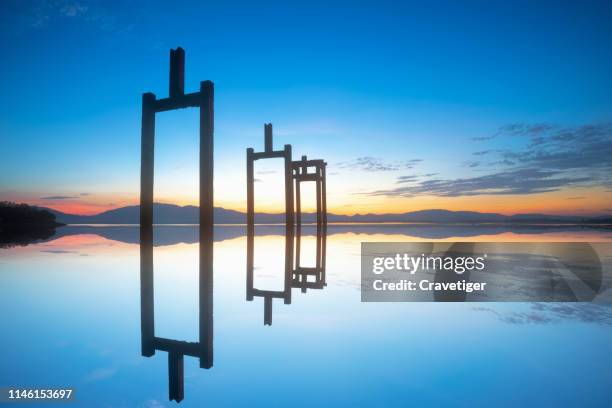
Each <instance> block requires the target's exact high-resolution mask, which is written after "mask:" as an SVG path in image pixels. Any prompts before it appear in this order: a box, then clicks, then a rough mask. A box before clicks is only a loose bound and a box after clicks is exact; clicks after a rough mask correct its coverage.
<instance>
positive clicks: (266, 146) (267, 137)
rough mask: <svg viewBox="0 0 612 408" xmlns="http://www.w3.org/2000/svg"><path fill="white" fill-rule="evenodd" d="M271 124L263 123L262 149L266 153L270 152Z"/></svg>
mask: <svg viewBox="0 0 612 408" xmlns="http://www.w3.org/2000/svg"><path fill="white" fill-rule="evenodd" d="M272 150H273V148H272V124H271V123H265V124H264V151H265V152H266V153H270V152H272Z"/></svg>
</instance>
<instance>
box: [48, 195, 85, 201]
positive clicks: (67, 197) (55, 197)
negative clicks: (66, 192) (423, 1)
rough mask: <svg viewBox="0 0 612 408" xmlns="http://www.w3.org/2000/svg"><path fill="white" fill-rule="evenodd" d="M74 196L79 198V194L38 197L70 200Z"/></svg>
mask: <svg viewBox="0 0 612 408" xmlns="http://www.w3.org/2000/svg"><path fill="white" fill-rule="evenodd" d="M74 198H79V196H62V195H56V196H48V197H40V199H41V200H70V199H74Z"/></svg>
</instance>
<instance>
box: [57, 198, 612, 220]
mask: <svg viewBox="0 0 612 408" xmlns="http://www.w3.org/2000/svg"><path fill="white" fill-rule="evenodd" d="M49 211H51V212H53V213H54V214H55V215H56V217H57V220H58V221H60V222H63V223H66V224H138V223H139V216H140V207H139V206H137V205H136V206H130V207H122V208H116V209H114V210H110V211H105V212H103V213H100V214H96V215H73V214H64V213H62V212H59V211H54V210H49ZM214 216H215V223H217V224H244V223H246V214H244V213H242V212H239V211H234V210H226V209H224V208H215V214H214ZM315 217H316V214H314V213H304V214H303V216H302V219H303V222H306V223H309V222H315ZM328 220H329V222H424V223H436V224H444V223H447V224H448V223H466V224H482V223H511V224H517V223H530V224H563V223H565V224H576V223H587V224H593V223H596V224H612V217H591V218H588V217H579V216H561V215H543V214H517V215H512V216H507V215H502V214H495V213H479V212H473V211H447V210H423V211H414V212H408V213H403V214H364V215H360V214H357V215H337V214H329V216H328ZM198 221H199V220H198V207H195V206H191V205H188V206H185V207H180V206H177V205H173V204H160V203H156V204H155V206H154V222H155V223H156V224H197V223H198ZM255 222H256V223H269V224H274V223H279V224H280V223H284V222H285V215H284V213H281V214H265V213H258V214H256V215H255Z"/></svg>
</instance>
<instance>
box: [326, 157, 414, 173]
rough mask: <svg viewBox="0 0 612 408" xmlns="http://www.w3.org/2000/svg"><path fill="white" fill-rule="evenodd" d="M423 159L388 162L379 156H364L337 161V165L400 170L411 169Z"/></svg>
mask: <svg viewBox="0 0 612 408" xmlns="http://www.w3.org/2000/svg"><path fill="white" fill-rule="evenodd" d="M422 161H423V160H422V159H409V160H403V161H393V162H388V161H384V160H382V159H380V158H377V157H370V156H364V157H358V158H356V159H354V160H350V161H343V162H340V163H337V165H336V167H338V168H340V169H351V170H361V171H368V172H377V171H398V170H407V169H411V168H413V167H414V166H415V165H417V164H418V163H420V162H422Z"/></svg>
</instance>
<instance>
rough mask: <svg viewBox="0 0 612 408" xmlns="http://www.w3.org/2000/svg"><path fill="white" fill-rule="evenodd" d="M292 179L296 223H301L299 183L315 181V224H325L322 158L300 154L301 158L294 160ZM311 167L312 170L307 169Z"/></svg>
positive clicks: (324, 183)
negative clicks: (312, 158) (311, 158)
mask: <svg viewBox="0 0 612 408" xmlns="http://www.w3.org/2000/svg"><path fill="white" fill-rule="evenodd" d="M292 167H293V179H294V180H295V213H296V224H297V225H301V224H302V197H301V189H300V184H301V183H302V182H304V181H314V182H315V183H316V207H317V209H316V211H317V224H318V225H321V224H325V225H326V224H327V185H326V173H325V169H326V167H327V163H326V162H325V161H323V160H308V158H307V157H306V156H302V160H298V161H294V162H293V163H292ZM311 168H312V171H309V169H311Z"/></svg>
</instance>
